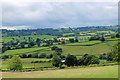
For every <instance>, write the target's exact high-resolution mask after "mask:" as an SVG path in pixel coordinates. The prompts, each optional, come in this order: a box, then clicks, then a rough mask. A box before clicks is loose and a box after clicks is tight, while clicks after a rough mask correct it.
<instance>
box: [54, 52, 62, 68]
mask: <svg viewBox="0 0 120 80" xmlns="http://www.w3.org/2000/svg"><path fill="white" fill-rule="evenodd" d="M60 64H61V59H60V57H59V56H58V55H57V54H54V55H53V59H52V65H53V66H55V67H59V66H60Z"/></svg>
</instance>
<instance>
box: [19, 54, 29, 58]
mask: <svg viewBox="0 0 120 80" xmlns="http://www.w3.org/2000/svg"><path fill="white" fill-rule="evenodd" d="M19 56H20V57H21V58H27V54H20V55H19Z"/></svg>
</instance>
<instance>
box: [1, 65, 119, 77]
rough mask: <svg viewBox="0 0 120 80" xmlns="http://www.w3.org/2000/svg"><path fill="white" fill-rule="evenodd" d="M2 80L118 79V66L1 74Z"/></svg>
mask: <svg viewBox="0 0 120 80" xmlns="http://www.w3.org/2000/svg"><path fill="white" fill-rule="evenodd" d="M2 77H3V78H28V77H29V78H118V66H117V65H115V66H104V67H87V68H79V69H61V70H46V71H33V72H2Z"/></svg>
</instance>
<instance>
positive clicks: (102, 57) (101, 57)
mask: <svg viewBox="0 0 120 80" xmlns="http://www.w3.org/2000/svg"><path fill="white" fill-rule="evenodd" d="M99 59H107V54H105V53H104V54H101V55H100V56H99Z"/></svg>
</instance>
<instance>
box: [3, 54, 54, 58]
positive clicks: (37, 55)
mask: <svg viewBox="0 0 120 80" xmlns="http://www.w3.org/2000/svg"><path fill="white" fill-rule="evenodd" d="M18 56H19V57H21V58H52V57H53V54H46V53H41V54H38V53H33V54H28V55H27V54H18ZM12 57H13V56H12V55H2V59H7V58H12Z"/></svg>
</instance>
